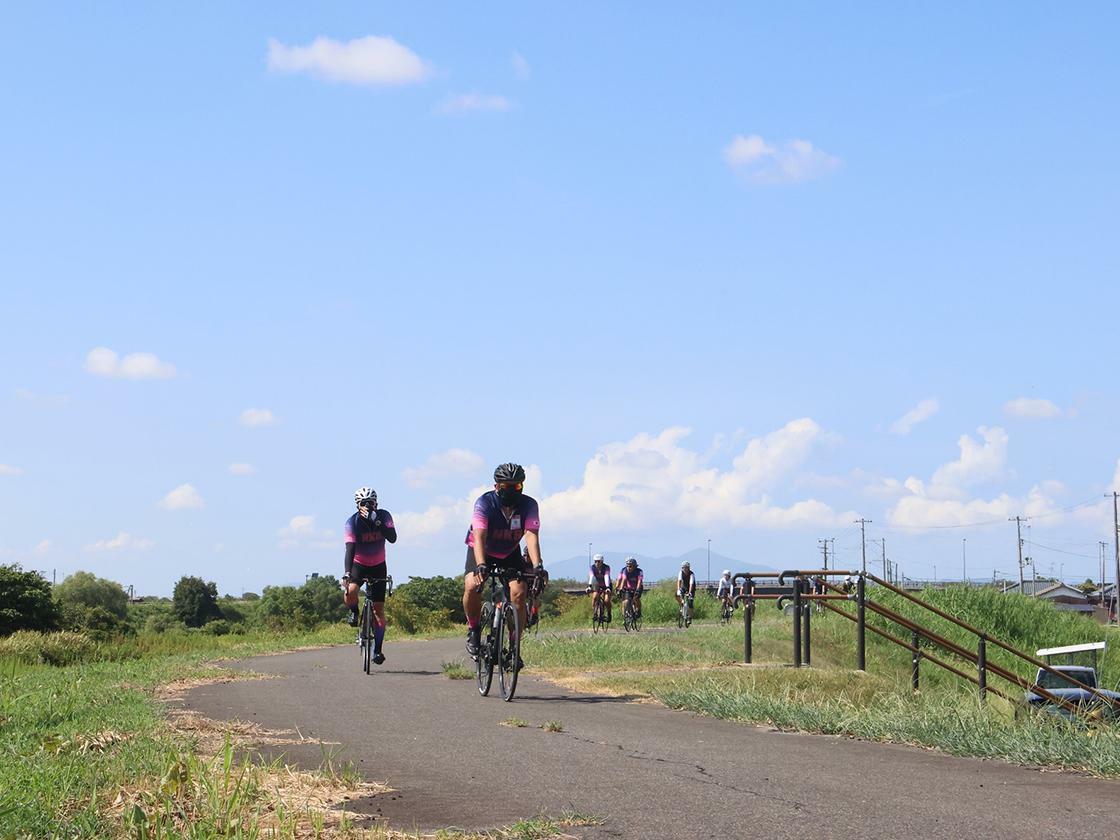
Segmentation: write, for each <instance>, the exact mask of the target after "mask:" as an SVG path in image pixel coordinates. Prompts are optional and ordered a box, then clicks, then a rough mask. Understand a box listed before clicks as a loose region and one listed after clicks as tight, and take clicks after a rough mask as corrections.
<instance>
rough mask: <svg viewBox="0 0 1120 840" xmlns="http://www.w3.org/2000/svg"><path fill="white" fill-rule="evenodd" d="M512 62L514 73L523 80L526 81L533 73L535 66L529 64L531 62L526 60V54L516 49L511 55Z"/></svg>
mask: <svg viewBox="0 0 1120 840" xmlns="http://www.w3.org/2000/svg"><path fill="white" fill-rule="evenodd" d="M510 64H511V65H513V75H514V76H516V77H517V78H518V79H520V80H521V81H523V82H524V81H526V80H527V79H528V78H529V77H530V76H531V75H533V68H531V67H530V66H529V62H528V61H526V60H525V56H523V55H522V54H521V53H519V52H517V51H516V50H514V53H513V55H512V56H510Z"/></svg>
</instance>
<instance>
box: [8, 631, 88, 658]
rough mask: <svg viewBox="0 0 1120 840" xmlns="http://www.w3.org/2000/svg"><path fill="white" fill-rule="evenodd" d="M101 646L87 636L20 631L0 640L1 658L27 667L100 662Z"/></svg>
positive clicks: (66, 632) (68, 632)
mask: <svg viewBox="0 0 1120 840" xmlns="http://www.w3.org/2000/svg"><path fill="white" fill-rule="evenodd" d="M99 652H100V646H99V645H98V644H97V643H96V642H95V641H94V640H93V639H91V638H90V637H89V636H87V635H85V634H84V633H72V632H70V631H68V630H63V631H60V632H57V633H40V632H37V631H34V630H20V631H18V632H16V633H13V634H12V635H11V636H8V637H7V638H5V639H0V658H8V659H15V660H16V661H18V662H22V663H24V664H27V665H36V664H43V665H72V664H74V663H76V662H88V661H91V660H93V659H97V658H98V655H99Z"/></svg>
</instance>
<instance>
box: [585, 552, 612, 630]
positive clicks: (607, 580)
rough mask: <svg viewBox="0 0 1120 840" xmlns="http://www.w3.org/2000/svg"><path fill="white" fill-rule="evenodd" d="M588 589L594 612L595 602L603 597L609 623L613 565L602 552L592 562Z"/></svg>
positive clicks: (588, 576) (588, 577) (608, 622)
mask: <svg viewBox="0 0 1120 840" xmlns="http://www.w3.org/2000/svg"><path fill="white" fill-rule="evenodd" d="M587 591H588V592H590V593H591V611H592V613H594V611H595V604H597V603H598V602H599V599H600V598H601V599H603V607H604V609H605V610H606V613H607V617H606V618H605V619H604V620H605V621H606V622H607V624H610V621H611V567H610V566H608V565H607V564H606V562H605V560H604V558H603V555H602V554H596V555H595V558H594V560H593V561H592V563H591V570H590V572H589V573H588V575H587Z"/></svg>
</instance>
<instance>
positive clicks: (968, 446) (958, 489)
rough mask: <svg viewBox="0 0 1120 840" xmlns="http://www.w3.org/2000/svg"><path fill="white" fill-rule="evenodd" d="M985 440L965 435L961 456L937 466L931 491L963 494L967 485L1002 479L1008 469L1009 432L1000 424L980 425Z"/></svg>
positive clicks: (939, 494) (944, 495) (942, 495)
mask: <svg viewBox="0 0 1120 840" xmlns="http://www.w3.org/2000/svg"><path fill="white" fill-rule="evenodd" d="M976 431H977V432H978V433H979V434H980V437H981V438H982V439H983V440H982V441H979V440H975V439H973V438H972V437H971V436H970V435H961V436H960V439H959V440H958V441H957V446H958V447H960V457H959V458H957V460H955V461H950V462H949V463H947V464H943V465H942V466H940V467H938V468H937V471H936V472H934V474H933V479H932V481H931V483H930V487H929V488H928V490H927V492H928V494H929V495H931V496H934V497H939V498H953V497H959V496H961V495H963V492H964V490H965V488H967V487H971V486H973V485H976V484H983V483H985V482H989V481H995V480H996V479H999V478H1002V477H1003V476H1004V475H1005V473H1006V468H1007V432H1005V431H1004V430H1003V429H1002V428H1000V427H999V426H991V427H988V426H980V427H979V428H978V429H977V430H976Z"/></svg>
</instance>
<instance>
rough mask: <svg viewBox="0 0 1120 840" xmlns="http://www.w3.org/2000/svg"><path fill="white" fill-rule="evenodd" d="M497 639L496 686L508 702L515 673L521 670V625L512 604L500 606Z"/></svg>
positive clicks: (515, 685) (512, 689) (510, 698)
mask: <svg viewBox="0 0 1120 840" xmlns="http://www.w3.org/2000/svg"><path fill="white" fill-rule="evenodd" d="M498 639H499V642H498V687H499V688H500V689H501V691H502V699H503V700H505V701H506V702H507V703H508V702H509V701H510V700H512V699H513V693H514V692H515V691H516V690H517V674H518V673H519V672H520V670H521V627H520V625H519V622H518V615H517V610H516V609H514V607H513V605H512V604H506V605H505V606H504V607H502V620H501V622H500V623H499V624H498Z"/></svg>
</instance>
